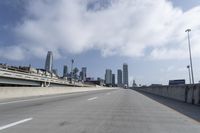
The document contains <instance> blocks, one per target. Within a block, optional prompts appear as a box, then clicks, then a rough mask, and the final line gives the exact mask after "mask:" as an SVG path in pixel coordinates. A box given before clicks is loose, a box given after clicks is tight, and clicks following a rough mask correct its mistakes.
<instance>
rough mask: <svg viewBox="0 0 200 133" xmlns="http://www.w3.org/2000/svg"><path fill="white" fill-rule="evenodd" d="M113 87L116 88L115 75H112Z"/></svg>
mask: <svg viewBox="0 0 200 133" xmlns="http://www.w3.org/2000/svg"><path fill="white" fill-rule="evenodd" d="M112 86H113V87H114V86H115V74H112Z"/></svg>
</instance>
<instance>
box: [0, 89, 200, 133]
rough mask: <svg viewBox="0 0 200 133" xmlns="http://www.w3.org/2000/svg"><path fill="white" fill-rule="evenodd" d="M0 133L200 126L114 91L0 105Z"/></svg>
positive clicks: (157, 132) (179, 132)
mask: <svg viewBox="0 0 200 133" xmlns="http://www.w3.org/2000/svg"><path fill="white" fill-rule="evenodd" d="M183 110H184V108H183ZM194 110H195V111H199V113H200V108H199V107H198V106H194ZM195 111H194V112H195ZM189 113H190V112H189ZM0 132H1V133H199V132H200V123H199V121H198V120H195V119H192V118H191V117H188V116H186V115H184V114H183V113H179V112H178V111H176V110H175V109H172V108H170V107H168V106H166V105H165V104H162V103H160V102H158V101H156V100H155V99H152V98H150V97H148V96H147V95H144V94H141V93H139V92H136V91H133V90H128V89H126V90H125V89H113V90H102V91H91V92H80V93H72V94H63V95H54V96H45V97H31V98H23V99H14V100H4V101H1V102H0Z"/></svg>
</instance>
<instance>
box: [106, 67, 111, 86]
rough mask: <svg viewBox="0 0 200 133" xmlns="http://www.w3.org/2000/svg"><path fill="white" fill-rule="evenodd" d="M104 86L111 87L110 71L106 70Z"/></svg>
mask: <svg viewBox="0 0 200 133" xmlns="http://www.w3.org/2000/svg"><path fill="white" fill-rule="evenodd" d="M105 84H106V85H107V86H111V85H112V70H111V69H106V74H105Z"/></svg>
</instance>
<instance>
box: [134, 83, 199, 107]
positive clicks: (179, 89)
mask: <svg viewBox="0 0 200 133" xmlns="http://www.w3.org/2000/svg"><path fill="white" fill-rule="evenodd" d="M134 89H136V90H138V91H144V92H148V93H152V94H155V95H159V96H163V97H167V98H171V99H175V100H179V101H182V102H186V103H194V104H197V105H200V84H195V85H176V86H150V87H138V88H134Z"/></svg>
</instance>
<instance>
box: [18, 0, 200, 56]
mask: <svg viewBox="0 0 200 133" xmlns="http://www.w3.org/2000/svg"><path fill="white" fill-rule="evenodd" d="M98 1H101V2H103V0H59V1H55V0H50V1H47V0H34V1H31V3H29V6H28V7H27V14H28V16H27V17H26V18H25V19H24V22H23V23H21V24H20V25H18V26H17V27H16V33H17V34H18V35H19V36H20V38H21V40H22V44H19V46H20V47H19V48H25V49H28V50H29V51H30V52H29V53H31V54H33V55H34V56H37V57H42V56H44V54H46V51H47V50H52V51H54V54H55V55H56V56H57V57H60V56H61V55H62V53H72V54H79V53H82V52H85V51H87V50H93V49H95V50H99V51H101V53H102V55H103V56H111V55H119V56H127V57H147V56H149V57H150V58H153V59H174V58H187V56H188V54H187V53H186V52H187V40H186V39H187V38H186V33H185V32H184V31H185V29H186V28H188V27H189V28H192V29H194V30H193V31H192V38H191V40H192V48H193V51H194V56H196V57H200V48H199V47H200V46H199V43H200V41H199V35H200V34H199V33H200V16H199V14H200V6H198V7H195V8H193V9H191V10H189V11H187V12H183V11H182V10H181V9H179V8H175V7H173V6H172V4H171V3H170V2H169V1H166V0H142V1H141V0H104V1H107V2H106V5H107V6H105V4H102V3H98ZM109 1H112V2H109ZM91 2H94V3H92V5H93V6H91ZM88 3H90V4H88ZM88 5H90V6H89V8H90V10H88ZM101 7H102V8H101ZM91 8H93V10H92V9H91ZM148 48H150V49H151V50H152V51H150V53H149V54H147V53H146V52H145V51H146V49H148ZM21 51H22V52H23V51H24V50H21Z"/></svg>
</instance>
